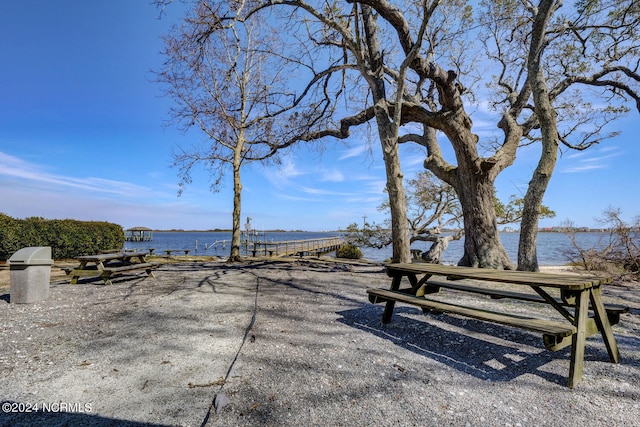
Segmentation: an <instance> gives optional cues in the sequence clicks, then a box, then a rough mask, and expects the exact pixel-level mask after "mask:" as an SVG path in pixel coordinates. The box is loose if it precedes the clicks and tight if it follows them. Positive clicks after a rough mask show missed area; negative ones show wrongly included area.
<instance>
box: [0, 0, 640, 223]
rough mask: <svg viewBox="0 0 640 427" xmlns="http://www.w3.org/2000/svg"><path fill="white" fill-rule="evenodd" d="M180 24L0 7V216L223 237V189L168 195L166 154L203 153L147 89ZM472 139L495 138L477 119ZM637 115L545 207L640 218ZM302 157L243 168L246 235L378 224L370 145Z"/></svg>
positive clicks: (120, 14) (34, 0)
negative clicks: (168, 36)
mask: <svg viewBox="0 0 640 427" xmlns="http://www.w3.org/2000/svg"><path fill="white" fill-rule="evenodd" d="M179 18H180V8H179V7H174V6H172V7H170V8H168V9H167V15H166V16H164V17H163V19H161V20H159V19H158V11H157V10H156V9H155V7H154V6H152V5H150V4H149V2H148V1H146V0H134V1H131V0H109V1H83V0H56V1H47V0H20V1H12V0H0V53H1V55H2V56H1V57H2V62H1V64H2V65H1V66H0V85H1V87H2V90H1V91H0V200H2V202H1V205H0V212H2V213H5V214H7V215H10V216H12V217H15V218H25V217H30V216H40V217H45V218H59V219H62V218H73V219H79V220H100V221H110V222H114V223H117V224H120V225H122V226H123V227H125V228H128V227H131V226H136V225H143V226H147V227H151V228H157V229H169V228H183V229H211V228H230V226H231V210H232V194H231V184H232V183H231V179H229V180H228V181H227V182H226V185H225V186H224V188H223V189H222V190H221V191H220V192H218V193H212V192H210V191H209V184H210V182H209V180H208V178H207V175H206V174H205V173H204V171H202V172H200V173H198V174H196V175H195V176H194V182H193V184H191V185H189V186H188V187H187V189H186V191H185V192H184V194H183V195H182V196H181V197H178V196H177V190H178V185H177V183H178V178H177V170H175V169H172V168H171V167H170V165H171V162H172V157H171V154H172V149H175V147H177V146H178V145H183V146H187V145H189V144H190V143H192V142H198V141H200V140H201V138H202V137H201V136H200V135H199V134H197V133H193V134H187V135H185V134H183V133H181V132H179V131H177V130H176V129H175V127H171V126H169V127H167V126H166V123H165V120H166V119H167V112H168V108H169V106H170V105H171V104H170V103H171V100H170V99H167V98H163V97H162V96H161V95H162V93H161V87H160V86H159V85H158V84H156V83H153V82H152V80H153V74H152V70H158V69H159V67H160V66H161V64H162V56H161V55H160V54H159V52H160V50H161V49H162V42H161V40H160V36H161V35H162V34H163V33H165V32H166V31H167V29H168V28H169V25H170V24H171V23H172V22H176V21H177V20H178V19H179ZM474 123H475V126H476V131H477V132H478V134H480V135H481V136H482V135H486V134H488V133H490V132H493V131H495V124H494V123H493V122H491V121H489V120H487V118H486V117H482V115H480V113H478V114H477V115H475V116H474ZM637 123H638V115H637V113H632V114H631V115H630V116H629V117H628V118H626V119H624V120H622V121H620V122H618V124H617V125H616V128H617V129H618V130H621V131H622V134H621V136H619V137H616V138H615V139H612V140H608V141H606V142H605V143H603V144H601V145H600V146H597V147H594V148H591V149H589V150H587V151H585V152H580V153H576V152H566V153H564V155H563V156H562V157H561V158H560V160H559V162H558V166H557V169H556V173H555V174H554V177H553V179H552V182H551V186H550V188H549V190H548V192H547V195H546V198H545V204H546V205H547V206H549V207H550V208H551V209H553V210H555V211H556V213H557V216H556V218H554V219H549V220H543V221H542V223H541V225H542V226H553V225H557V224H560V223H562V222H565V221H567V220H570V221H572V222H574V223H575V224H576V225H584V226H597V223H596V222H595V218H597V217H599V216H601V213H602V211H603V210H604V209H605V208H607V207H608V206H613V207H617V208H620V209H622V211H623V216H624V218H625V219H627V220H630V219H631V218H632V217H634V216H636V215H639V214H640V201H639V199H638V198H637V197H636V195H635V189H636V186H637V177H638V176H639V172H638V165H639V164H640V145H638V144H637V143H636V141H635V139H637V133H638V130H639V126H638V124H637ZM317 144H318V145H320V144H322V145H323V147H324V150H323V151H322V152H319V151H315V150H313V149H311V148H310V147H309V148H301V149H299V150H294V151H292V152H291V153H288V154H287V155H286V156H285V157H284V159H283V160H284V161H283V164H282V165H281V166H279V167H277V166H269V167H266V166H260V165H250V166H248V167H246V168H245V169H243V181H244V182H243V184H244V192H243V222H244V220H245V218H246V217H247V216H250V217H251V218H253V221H252V222H253V225H254V226H256V227H258V228H264V229H273V228H282V229H286V230H294V229H304V230H329V229H333V230H335V229H338V228H345V227H346V226H347V225H348V224H350V223H353V222H357V223H362V221H363V216H365V215H366V216H367V221H368V222H372V221H375V222H382V220H383V214H381V213H379V212H378V211H377V206H379V205H380V203H381V202H382V201H384V199H385V197H386V195H385V193H384V192H383V188H384V182H385V177H384V165H383V163H382V160H381V159H382V156H381V154H380V149H379V147H378V144H377V142H376V141H373V142H372V143H371V144H369V142H368V141H366V140H364V139H362V135H359V136H355V137H354V138H352V139H351V140H349V141H347V142H335V141H323V142H321V143H317ZM423 160H424V153H423V152H422V151H421V150H420V149H418V148H415V147H403V150H402V163H403V169H404V171H405V174H406V176H409V177H410V176H412V175H413V174H415V173H417V172H419V171H420V170H421V169H422V161H423ZM536 160H537V152H536V150H535V148H529V149H527V150H524V151H522V152H521V153H520V155H519V157H518V160H517V161H516V164H515V165H514V166H512V167H511V168H509V169H508V170H506V171H505V172H503V174H501V176H500V177H499V178H498V181H497V183H496V185H497V188H498V194H499V196H500V197H501V198H502V199H503V200H505V201H506V200H507V199H508V197H509V195H511V194H522V193H523V192H524V191H525V188H526V184H527V182H528V181H529V179H530V176H531V172H532V171H533V169H534V167H535V163H536Z"/></svg>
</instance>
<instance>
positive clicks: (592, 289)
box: [367, 263, 628, 388]
mask: <svg viewBox="0 0 640 427" xmlns="http://www.w3.org/2000/svg"><path fill="white" fill-rule="evenodd" d="M387 274H388V275H389V276H390V277H391V278H392V281H391V288H390V289H388V290H387V289H368V290H367V293H368V294H369V300H370V301H371V302H372V303H385V304H386V306H385V309H384V312H383V315H382V322H383V323H389V322H390V321H391V317H392V315H393V309H394V306H395V303H396V301H399V302H404V303H408V304H412V305H416V306H418V307H421V308H422V309H423V311H424V312H425V313H427V312H433V313H443V312H447V313H454V314H458V315H462V316H466V317H471V318H475V319H479V320H483V321H488V322H493V323H499V324H503V325H509V326H514V327H519V328H523V329H527V330H532V331H535V332H539V333H542V334H543V339H544V344H545V347H546V348H547V349H549V350H552V351H556V350H559V349H561V348H564V347H567V346H569V345H570V346H571V361H570V368H569V383H568V386H569V387H570V388H573V387H574V386H576V385H577V384H578V383H579V382H580V381H581V379H582V368H583V361H584V352H585V338H586V337H587V336H589V335H593V334H596V333H600V334H601V335H602V338H603V340H604V344H605V346H606V348H607V352H608V354H609V358H610V360H611V362H613V363H618V361H619V358H620V354H619V351H618V346H617V343H616V340H615V337H614V336H613V332H612V330H611V324H612V323H617V322H618V321H619V318H620V317H619V316H620V314H621V313H624V312H626V311H628V307H624V306H619V305H606V306H605V304H604V303H603V301H602V286H603V285H605V284H608V283H610V282H611V279H610V278H603V277H592V276H589V277H585V276H580V275H569V274H552V273H533V272H522V271H507V270H492V269H484V268H470V267H458V266H447V265H440V264H428V263H410V264H400V263H394V264H388V265H387ZM438 276H442V277H440V278H438ZM404 277H406V278H407V279H408V280H409V285H410V287H406V288H403V289H401V288H400V285H401V282H402V279H403V278H404ZM469 281H471V284H468V282H469ZM496 283H505V284H511V285H516V286H518V287H519V286H522V289H524V290H525V291H526V290H528V289H533V291H534V292H535V294H532V293H531V292H519V291H518V292H514V291H510V290H504V289H503V288H500V287H499V286H498V287H496ZM442 288H449V289H455V290H456V291H462V292H471V293H476V294H484V295H488V296H490V297H492V298H512V299H520V300H525V301H531V302H537V303H543V304H547V305H548V306H550V307H552V308H553V309H555V311H556V312H557V313H559V314H560V315H561V317H562V318H563V319H560V320H553V319H547V318H544V319H543V318H535V317H531V316H523V315H521V314H518V313H514V314H509V313H505V312H493V311H489V310H486V309H481V308H477V307H470V306H464V305H460V304H453V303H448V302H443V301H439V300H437V299H434V298H432V297H429V295H430V294H435V293H438V292H439V291H440V290H441V289H442ZM552 294H553V295H552ZM505 307H507V306H506V305H505ZM590 311H591V312H592V313H593V315H592V316H589V313H590ZM555 317H559V316H555Z"/></svg>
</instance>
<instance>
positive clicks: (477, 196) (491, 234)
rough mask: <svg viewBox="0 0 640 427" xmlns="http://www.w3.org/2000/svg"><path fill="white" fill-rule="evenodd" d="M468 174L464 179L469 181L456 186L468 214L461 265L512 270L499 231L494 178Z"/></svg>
mask: <svg viewBox="0 0 640 427" xmlns="http://www.w3.org/2000/svg"><path fill="white" fill-rule="evenodd" d="M469 172H471V171H469ZM466 178H467V179H465V180H461V181H463V182H465V181H466V182H467V183H468V184H467V185H464V184H463V186H462V188H460V189H456V190H457V191H458V196H459V198H460V204H461V205H462V212H463V215H464V255H463V256H462V259H461V260H460V261H459V262H458V265H462V266H467V267H480V268H494V269H498V270H512V269H513V268H514V265H513V262H512V261H511V260H510V259H509V256H508V255H507V252H506V251H505V249H504V247H503V246H502V241H501V240H500V234H499V233H498V226H497V223H496V211H495V203H494V185H493V181H492V180H490V179H488V178H487V177H486V176H483V175H480V177H478V176H477V175H475V174H473V173H468V174H466Z"/></svg>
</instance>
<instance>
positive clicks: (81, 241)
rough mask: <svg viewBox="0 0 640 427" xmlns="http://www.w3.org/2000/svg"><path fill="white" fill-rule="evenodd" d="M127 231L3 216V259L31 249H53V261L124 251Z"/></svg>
mask: <svg viewBox="0 0 640 427" xmlns="http://www.w3.org/2000/svg"><path fill="white" fill-rule="evenodd" d="M123 244H124V231H123V230H122V227H121V226H119V225H118V224H112V223H109V222H97V221H76V220H72V219H64V220H59V219H53V220H48V219H44V218H39V217H31V218H26V219H14V218H11V217H10V216H7V215H5V214H0V259H1V260H6V259H8V258H9V257H11V255H13V254H14V253H15V252H16V251H18V250H19V249H21V248H25V247H29V246H51V255H52V257H53V258H54V259H63V258H73V257H76V256H79V255H90V254H96V253H98V252H100V251H102V250H106V249H113V248H121V247H122V245H123Z"/></svg>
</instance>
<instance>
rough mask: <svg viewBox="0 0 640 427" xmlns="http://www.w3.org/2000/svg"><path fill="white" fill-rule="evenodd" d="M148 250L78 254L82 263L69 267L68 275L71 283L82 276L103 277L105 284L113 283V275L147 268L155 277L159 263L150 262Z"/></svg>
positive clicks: (74, 282)
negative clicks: (154, 273) (154, 271)
mask: <svg viewBox="0 0 640 427" xmlns="http://www.w3.org/2000/svg"><path fill="white" fill-rule="evenodd" d="M147 255H149V252H148V251H143V252H131V251H122V252H111V253H101V254H96V255H83V256H78V257H76V259H77V260H78V261H80V265H79V266H78V267H76V268H71V269H67V275H69V276H71V283H72V284H74V285H75V284H77V283H78V279H79V278H80V277H97V276H99V277H101V278H102V279H103V280H104V284H105V285H111V284H112V283H111V277H113V276H115V275H118V274H123V273H127V272H132V271H138V270H145V271H146V272H147V275H149V277H154V275H153V269H155V268H156V267H157V266H158V265H157V264H155V263H149V262H147V260H146V259H145V257H146V256H147Z"/></svg>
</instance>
